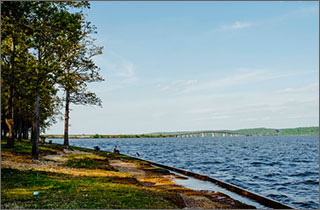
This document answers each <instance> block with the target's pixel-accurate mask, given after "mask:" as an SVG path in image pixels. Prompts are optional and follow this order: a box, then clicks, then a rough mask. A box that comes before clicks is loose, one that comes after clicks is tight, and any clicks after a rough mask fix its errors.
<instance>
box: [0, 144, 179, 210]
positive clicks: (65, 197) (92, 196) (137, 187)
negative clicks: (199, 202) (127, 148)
mask: <svg viewBox="0 0 320 210" xmlns="http://www.w3.org/2000/svg"><path fill="white" fill-rule="evenodd" d="M1 147H2V154H1V155H2V160H3V161H5V163H4V164H2V168H1V195H2V196H1V208H10V209H15V208H25V209H33V208H36V209H46V208H50V209H67V208H68V209H69V208H71V209H79V208H90V209H96V208H98V209H110V208H120V209H129V208H130V209H131V208H137V209H149V208H156V209H160V208H161V209H163V208H165V209H170V208H179V207H181V205H180V206H179V204H177V203H175V202H174V201H173V198H175V197H176V195H175V194H174V193H172V192H166V191H164V190H158V191H154V190H150V189H147V188H145V187H143V186H141V184H140V183H139V182H137V180H135V179H134V178H133V177H131V176H130V175H129V174H126V173H122V172H118V171H117V170H115V169H114V168H113V167H112V166H110V165H109V163H108V159H106V158H105V156H106V155H108V156H109V157H110V158H120V157H121V156H118V157H116V156H115V155H113V154H111V153H108V152H101V153H97V152H94V151H93V150H89V149H82V148H76V147H73V149H77V150H78V149H81V150H82V151H85V152H90V153H91V154H80V155H75V154H70V155H67V156H66V160H65V161H64V162H63V163H62V165H59V166H58V167H60V168H62V170H60V171H58V170H56V171H54V170H53V171H52V169H50V167H51V166H50V163H52V164H53V163H54V160H51V161H48V163H46V166H45V167H44V168H43V169H42V168H40V169H31V170H30V168H26V169H23V168H22V169H14V168H11V167H10V161H11V162H12V163H13V165H15V166H16V165H18V164H28V163H29V164H34V165H37V164H38V165H39V166H40V165H41V161H32V160H31V157H30V156H31V155H30V151H31V144H30V143H29V142H28V141H22V142H17V143H16V146H15V148H12V149H8V148H6V147H5V142H4V141H2V142H1ZM61 151H62V147H61V146H60V145H56V144H44V145H41V146H40V156H42V157H43V156H46V155H49V156H54V155H55V154H59V153H60V152H61ZM49 156H48V157H49ZM6 162H8V163H7V164H6ZM8 165H9V166H8ZM35 167H37V166H35ZM50 170H51V171H52V172H51V171H50ZM70 171H71V172H70ZM35 192H37V193H38V194H37V195H34V193H35Z"/></svg>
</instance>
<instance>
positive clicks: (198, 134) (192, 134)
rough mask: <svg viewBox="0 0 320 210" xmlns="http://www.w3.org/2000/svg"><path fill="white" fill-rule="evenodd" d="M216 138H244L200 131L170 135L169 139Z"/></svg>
mask: <svg viewBox="0 0 320 210" xmlns="http://www.w3.org/2000/svg"><path fill="white" fill-rule="evenodd" d="M218 136H222V137H223V136H245V135H243V134H236V133H229V132H223V131H200V132H190V133H181V134H171V135H170V137H178V138H188V137H218Z"/></svg>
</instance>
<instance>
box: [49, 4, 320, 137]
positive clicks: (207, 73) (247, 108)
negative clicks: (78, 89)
mask: <svg viewBox="0 0 320 210" xmlns="http://www.w3.org/2000/svg"><path fill="white" fill-rule="evenodd" d="M90 3H91V8H90V9H89V10H86V11H85V13H86V14H87V20H89V21H91V22H92V23H93V24H94V25H95V26H96V27H97V34H96V35H94V37H95V38H96V39H97V40H96V43H97V44H98V45H100V46H104V50H103V54H102V55H99V56H97V57H95V59H94V60H95V62H96V64H97V65H98V66H99V67H100V74H101V75H102V76H103V77H104V78H105V81H104V82H99V83H95V84H93V83H92V84H90V85H89V86H88V87H89V90H90V91H93V92H95V93H96V94H97V96H99V97H100V98H101V100H102V102H103V103H102V105H103V107H102V108H101V107H98V106H79V105H71V112H70V128H69V132H70V134H96V133H97V134H142V133H151V132H166V131H195V130H220V129H242V128H258V127H266V128H293V127H304V126H318V125H319V2H301V1H297V2H283V1H279V2H273V1H272V2H258V1H257V2H250V1H247V2H231V1H230V2H214V1H212V2H195V1H193V2H189V1H186V2H167V1H164V2H99V1H95V2H90ZM62 111H63V110H62ZM63 112H64V111H63ZM63 128H64V121H59V122H58V123H57V124H55V125H53V126H52V127H50V128H49V129H48V130H47V131H46V133H47V134H63Z"/></svg>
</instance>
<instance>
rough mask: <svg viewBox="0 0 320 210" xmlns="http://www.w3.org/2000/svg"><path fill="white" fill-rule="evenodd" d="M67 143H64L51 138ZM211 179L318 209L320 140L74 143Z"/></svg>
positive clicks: (73, 142)
mask: <svg viewBox="0 0 320 210" xmlns="http://www.w3.org/2000/svg"><path fill="white" fill-rule="evenodd" d="M53 142H55V143H63V140H62V139H53ZM70 144H71V145H75V146H81V147H88V148H93V147H94V146H99V147H100V148H101V149H102V150H107V151H113V147H114V145H118V148H119V150H120V152H121V153H122V154H127V155H130V156H136V152H139V154H140V157H139V158H142V159H146V160H150V161H153V162H157V163H161V164H164V165H169V166H173V167H176V168H181V169H185V170H188V171H193V172H196V173H200V174H204V175H208V176H210V177H213V178H216V179H219V180H221V181H224V182H227V183H231V184H234V185H236V186H239V187H241V188H244V189H247V190H250V191H252V192H255V193H258V194H261V195H263V196H266V197H268V198H271V199H274V200H277V201H279V202H282V203H284V204H287V205H290V206H293V207H295V208H303V209H318V208H319V136H255V137H254V136H250V137H249V136H248V137H208V138H199V137H195V138H129V139H70Z"/></svg>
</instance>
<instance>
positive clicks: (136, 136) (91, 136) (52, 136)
mask: <svg viewBox="0 0 320 210" xmlns="http://www.w3.org/2000/svg"><path fill="white" fill-rule="evenodd" d="M44 136H45V137H47V138H64V135H44ZM164 137H170V136H169V135H162V134H156V135H152V134H141V135H139V134H131V135H124V134H120V135H100V134H94V135H70V136H69V138H71V139H77V138H164Z"/></svg>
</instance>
